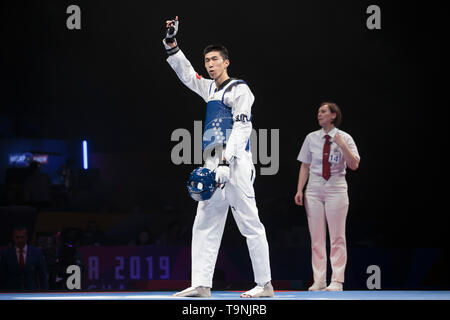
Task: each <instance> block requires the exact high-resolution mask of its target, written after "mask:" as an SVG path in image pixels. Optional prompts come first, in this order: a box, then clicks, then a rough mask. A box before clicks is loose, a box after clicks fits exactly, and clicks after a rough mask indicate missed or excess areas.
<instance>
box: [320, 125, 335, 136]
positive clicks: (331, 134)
mask: <svg viewBox="0 0 450 320" xmlns="http://www.w3.org/2000/svg"><path fill="white" fill-rule="evenodd" d="M338 131H339V130H338V128H336V127H334V128H333V129H331V130H330V132H328V133H326V132H325V129H324V128H322V129H321V130H320V137H321V138H324V137H325V136H326V135H327V134H328V135H329V136H330V137H331V138H334V136H335V135H336V133H338Z"/></svg>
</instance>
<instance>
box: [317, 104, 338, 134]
mask: <svg viewBox="0 0 450 320" xmlns="http://www.w3.org/2000/svg"><path fill="white" fill-rule="evenodd" d="M334 118H336V113H332V112H331V111H330V107H328V105H327V104H324V105H323V106H321V107H320V108H319V111H318V113H317V120H318V121H319V125H320V126H321V127H322V128H323V127H328V126H330V125H331V123H332V121H333V120H334Z"/></svg>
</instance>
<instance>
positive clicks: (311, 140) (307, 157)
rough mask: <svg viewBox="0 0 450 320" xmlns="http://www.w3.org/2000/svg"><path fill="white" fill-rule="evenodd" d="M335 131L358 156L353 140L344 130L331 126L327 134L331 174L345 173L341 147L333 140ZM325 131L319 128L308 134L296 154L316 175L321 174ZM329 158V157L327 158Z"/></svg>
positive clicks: (345, 165) (311, 172)
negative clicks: (331, 128)
mask: <svg viewBox="0 0 450 320" xmlns="http://www.w3.org/2000/svg"><path fill="white" fill-rule="evenodd" d="M336 133H339V135H340V136H341V137H342V138H343V139H344V141H345V143H347V146H348V147H349V149H350V150H351V151H352V152H353V154H354V155H356V156H357V157H358V159H359V158H360V157H359V153H358V149H357V148H356V144H355V141H353V138H352V137H351V136H350V135H349V134H348V133H346V132H344V131H342V130H339V129H338V128H333V130H331V131H330V132H329V133H328V135H329V136H330V137H331V139H330V141H331V145H330V155H331V156H332V157H333V158H332V159H331V161H330V163H331V166H330V167H331V175H332V176H334V175H342V176H343V175H345V173H346V170H345V169H346V168H347V164H346V162H345V160H344V154H343V152H342V150H341V148H340V147H339V146H338V145H337V144H336V143H334V142H332V141H333V138H334V136H335V135H336ZM325 136H326V132H325V130H324V129H320V130H317V131H314V132H311V133H310V134H308V135H307V136H306V138H305V141H304V142H303V145H302V148H301V149H300V153H299V154H298V157H297V160H298V161H301V162H303V163H307V164H310V167H309V172H310V174H314V175H317V176H322V159H323V145H324V143H325ZM329 160H330V159H329Z"/></svg>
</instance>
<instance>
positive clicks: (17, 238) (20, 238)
mask: <svg viewBox="0 0 450 320" xmlns="http://www.w3.org/2000/svg"><path fill="white" fill-rule="evenodd" d="M13 242H14V245H15V246H16V247H17V248H20V249H22V248H23V247H25V244H26V243H27V231H26V230H14V233H13Z"/></svg>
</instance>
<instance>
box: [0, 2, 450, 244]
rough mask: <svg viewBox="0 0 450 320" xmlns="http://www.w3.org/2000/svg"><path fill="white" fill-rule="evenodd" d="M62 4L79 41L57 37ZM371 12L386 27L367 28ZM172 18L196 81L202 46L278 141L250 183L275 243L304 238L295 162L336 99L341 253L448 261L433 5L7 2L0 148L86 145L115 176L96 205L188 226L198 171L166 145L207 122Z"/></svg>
mask: <svg viewBox="0 0 450 320" xmlns="http://www.w3.org/2000/svg"><path fill="white" fill-rule="evenodd" d="M71 4H76V5H78V6H80V8H81V25H82V28H81V30H68V29H67V27H66V19H67V17H68V16H69V15H68V14H66V8H67V7H68V6H69V5H71ZM371 4H377V5H379V6H380V8H381V27H382V28H381V30H369V29H367V27H366V19H367V18H368V16H369V14H366V8H367V7H368V6H369V5H371ZM175 15H178V16H179V19H180V31H179V35H178V37H177V39H178V43H179V46H180V48H181V49H182V50H183V52H184V53H185V54H186V56H187V57H188V59H190V61H191V63H192V65H193V66H194V68H195V69H196V71H197V72H198V73H199V74H203V75H204V76H206V72H204V66H203V60H202V58H203V57H202V51H203V48H204V47H205V46H206V45H208V44H210V43H217V42H218V43H222V44H224V45H225V46H227V47H228V49H229V51H230V58H231V65H230V67H229V74H230V76H233V77H237V78H242V79H244V80H245V81H246V82H247V83H248V84H249V86H250V88H251V90H252V91H253V93H254V95H255V98H256V100H255V103H254V105H253V108H252V112H253V125H254V128H255V129H259V128H265V129H279V130H280V155H279V157H280V168H279V171H278V173H277V174H276V175H273V176H264V175H259V176H257V179H256V181H255V191H256V196H257V202H258V205H259V207H260V215H261V219H262V221H263V223H264V222H266V223H265V224H266V228H267V230H268V237H269V242H270V241H271V240H273V241H276V239H274V238H275V237H276V236H277V233H274V232H271V230H272V226H273V224H272V222H274V223H275V224H277V223H278V224H285V225H289V224H291V223H294V224H295V223H297V224H299V225H302V226H306V218H305V216H304V209H303V208H299V207H296V206H295V204H294V202H293V198H294V195H295V192H296V187H297V178H298V170H299V162H298V161H297V160H296V158H297V155H298V152H299V151H300V147H301V144H302V142H303V139H304V138H305V136H306V135H307V134H308V133H309V132H311V131H313V130H317V129H318V125H317V122H316V112H317V108H318V105H319V104H320V102H322V101H327V100H331V101H335V102H336V103H337V104H338V105H339V106H340V107H341V109H342V112H343V123H342V125H341V129H342V130H344V131H346V132H348V133H349V134H351V135H352V137H353V138H354V140H355V142H356V144H357V146H358V150H359V153H360V156H361V163H360V168H359V169H358V170H357V171H356V172H349V171H350V170H348V174H347V179H348V182H349V196H350V203H351V205H350V210H349V215H348V220H347V226H348V230H347V234H348V239H349V243H350V244H355V243H357V242H358V241H370V242H371V243H372V245H373V246H376V247H383V248H385V247H400V248H419V247H433V248H448V244H449V241H448V237H447V234H448V232H447V228H448V222H447V221H448V220H447V214H448V209H446V203H447V199H446V196H447V195H446V193H447V192H446V191H447V189H448V188H447V186H446V182H447V181H446V180H447V178H448V169H446V168H447V166H448V161H446V160H447V159H446V155H445V154H444V153H446V149H447V146H448V141H447V137H446V135H447V127H448V107H449V100H448V94H447V90H448V78H447V77H448V73H447V71H446V69H447V67H448V63H447V58H448V54H447V53H446V52H445V51H444V44H445V42H446V41H447V40H446V39H447V38H448V32H447V30H446V29H445V26H446V22H445V21H446V20H445V16H444V10H443V7H442V6H441V3H440V2H437V1H436V2H434V1H431V2H430V1H428V2H426V3H421V4H416V3H412V2H407V1H395V3H394V2H393V1H391V2H388V1H377V2H372V1H339V2H336V1H295V2H294V1H284V0H281V1H271V2H256V1H255V2H243V1H222V2H192V1H165V2H163V1H159V2H153V1H115V2H112V1H79V0H77V1H56V0H55V1H7V2H6V1H2V3H1V16H0V20H1V22H0V23H1V48H2V49H1V54H2V57H1V65H0V70H1V73H0V78H1V86H0V90H1V91H0V92H1V95H0V101H1V102H0V105H1V109H0V117H1V118H2V119H3V121H4V123H9V125H10V130H9V131H2V132H3V134H4V137H3V138H5V139H17V138H39V139H62V140H67V141H81V140H82V139H87V140H88V141H89V143H90V145H89V146H90V152H91V153H96V154H108V155H109V156H111V157H113V158H114V159H116V160H117V161H118V163H120V171H121V172H120V173H116V174H117V175H118V177H119V178H118V179H114V183H113V184H110V185H108V191H107V192H106V191H105V192H103V193H102V194H103V195H104V197H103V198H96V201H92V208H94V209H98V208H101V210H106V211H108V210H109V211H121V210H122V211H123V210H128V209H130V210H131V208H133V207H134V206H135V205H136V204H139V206H140V207H141V208H143V209H144V210H145V209H149V210H151V208H167V206H170V207H171V208H173V210H185V211H189V212H191V213H192V218H191V221H192V220H193V216H194V212H195V203H193V201H192V200H191V199H190V198H189V196H188V194H187V192H186V190H185V186H184V184H185V181H186V179H187V176H188V173H189V172H190V171H191V170H192V169H193V168H195V167H196V165H179V166H176V165H174V164H172V162H171V158H170V152H171V150H172V148H173V146H174V145H175V144H176V143H175V142H172V141H171V140H170V136H171V133H172V132H173V131H174V130H175V129H177V128H186V129H188V130H189V131H191V132H193V122H194V120H203V118H204V111H205V109H204V103H203V100H202V99H201V98H200V97H198V96H197V95H196V94H195V93H193V92H191V91H189V90H188V89H187V88H186V87H184V86H183V84H181V82H180V81H179V80H178V78H177V77H176V75H175V73H174V72H173V71H172V70H171V68H170V66H169V65H168V64H167V62H166V61H165V59H166V53H165V51H164V48H163V45H162V42H161V40H162V37H163V26H164V23H165V20H167V19H169V18H173V17H175ZM76 165H78V166H80V165H81V164H80V163H76ZM257 167H259V164H258V165H257ZM99 169H100V176H101V172H102V168H99ZM2 170H5V168H2ZM103 178H105V177H104V176H103ZM111 199H114V201H112V200H111ZM102 201H103V203H101V202H102ZM5 205H6V206H7V205H10V204H8V203H5ZM87 207H89V205H87ZM105 207H107V209H105ZM92 208H91V207H89V209H92ZM266 208H270V210H269V209H267V210H266ZM264 210H265V211H264ZM94 211H95V210H94ZM229 220H230V219H229ZM191 221H189V223H188V226H189V228H190V225H189V224H190V223H191ZM269 222H270V223H269ZM231 225H234V224H233V223H231ZM230 228H231V229H230ZM232 228H235V227H229V228H227V230H226V231H225V236H224V237H228V236H229V235H230V233H231V232H232V231H231V230H233V229H232ZM229 229H230V230H229ZM234 231H236V230H234ZM242 243H244V242H242Z"/></svg>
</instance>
